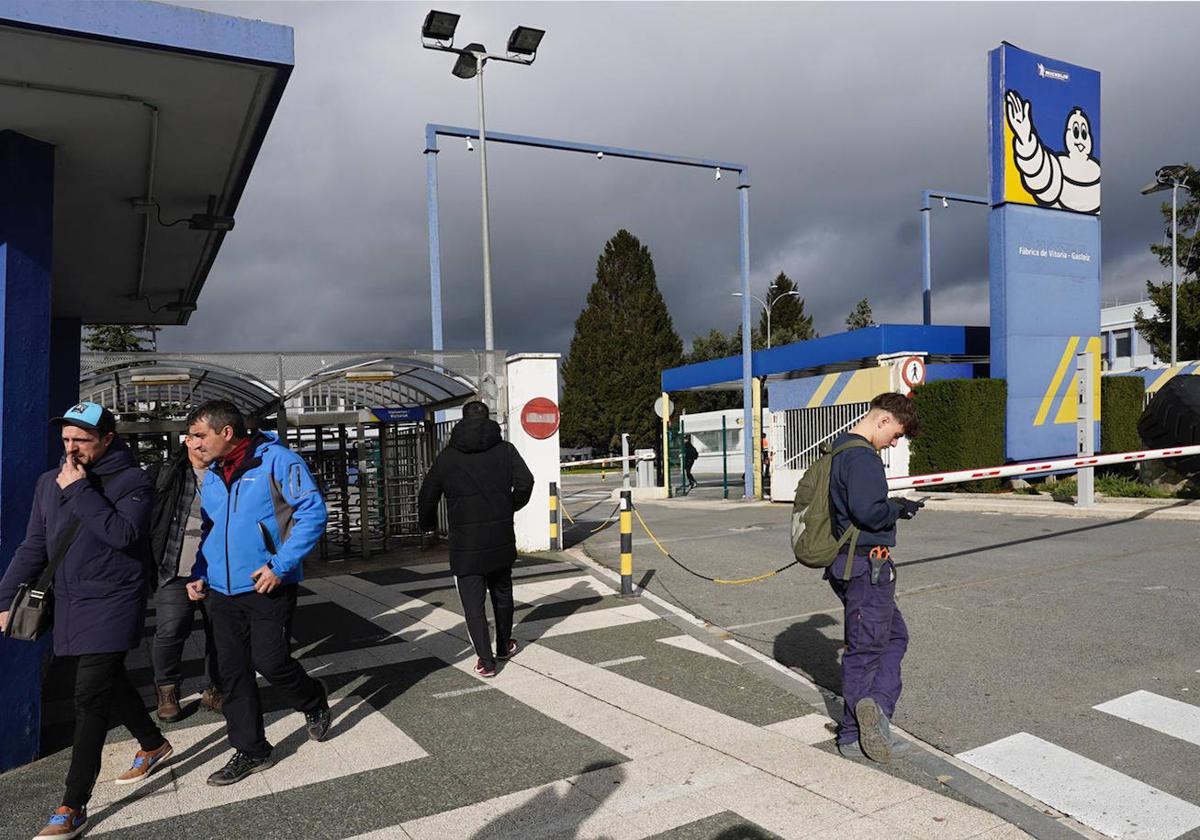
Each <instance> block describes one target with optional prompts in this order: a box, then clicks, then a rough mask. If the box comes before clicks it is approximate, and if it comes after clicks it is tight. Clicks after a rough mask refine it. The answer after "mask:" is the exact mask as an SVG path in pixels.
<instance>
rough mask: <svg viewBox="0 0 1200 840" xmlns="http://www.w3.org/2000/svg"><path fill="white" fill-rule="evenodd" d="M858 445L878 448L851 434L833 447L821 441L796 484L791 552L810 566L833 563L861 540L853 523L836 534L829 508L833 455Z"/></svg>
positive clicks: (864, 447)
mask: <svg viewBox="0 0 1200 840" xmlns="http://www.w3.org/2000/svg"><path fill="white" fill-rule="evenodd" d="M856 448H862V449H870V450H871V451H872V452H874V451H875V447H873V446H871V444H869V443H867V442H866V441H865V440H862V439H860V438H851V439H850V440H848V441H846V442H845V443H843V444H842V445H841V446H839V447H838V448H837V449H832V448H831V447H830V445H829V444H828V443H823V444H821V447H820V450H819V451H820V453H821V455H820V457H819V458H817V462H816V463H815V464H813V465H812V466H811V467H809V468H808V469H807V470H805V471H804V477H803V478H801V479H800V483H799V484H798V485H797V486H796V499H795V501H794V502H792V553H793V554H795V555H796V559H797V560H798V561H800V563H801V564H802V565H805V566H808V567H809V568H810V569H824V568H826V567H827V566H831V565H832V564H833V561H834V560H836V559H837V556H838V552H839V551H841V549H842V547H843V546H845V545H846V544H847V543H849V545H850V552H851V553H853V552H854V549H855V546H856V545H857V543H858V534H859V530H858V528H857V527H855V526H854V525H851V526H850V527H849V528H847V529H846V533H844V534H842V538H841V539H840V540H839V539H836V538H835V537H834V536H833V519H832V517H831V515H830V512H829V472H830V469H831V468H832V466H833V457H834V456H835V455H837V454H839V453H841V452H845V451H846V450H847V449H856Z"/></svg>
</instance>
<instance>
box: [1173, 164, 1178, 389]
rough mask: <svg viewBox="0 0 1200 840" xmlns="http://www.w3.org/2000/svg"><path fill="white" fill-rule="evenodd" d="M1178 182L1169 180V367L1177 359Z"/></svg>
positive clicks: (1174, 363) (1176, 361)
mask: <svg viewBox="0 0 1200 840" xmlns="http://www.w3.org/2000/svg"><path fill="white" fill-rule="evenodd" d="M1178 207H1179V182H1178V181H1172V182H1171V367H1175V365H1176V363H1178V361H1179V359H1178V356H1179V344H1178V332H1177V328H1178V324H1177V318H1176V313H1177V312H1178V311H1179V307H1178V306H1177V304H1176V297H1177V295H1178V293H1179V254H1178V252H1177V249H1178V248H1179V222H1178V218H1177V214H1178V212H1179V210H1178Z"/></svg>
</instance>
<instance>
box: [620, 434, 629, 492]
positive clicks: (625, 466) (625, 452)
mask: <svg viewBox="0 0 1200 840" xmlns="http://www.w3.org/2000/svg"><path fill="white" fill-rule="evenodd" d="M621 486H622V487H624V488H625V489H626V490H628V489H629V435H628V434H626V433H625V432H621Z"/></svg>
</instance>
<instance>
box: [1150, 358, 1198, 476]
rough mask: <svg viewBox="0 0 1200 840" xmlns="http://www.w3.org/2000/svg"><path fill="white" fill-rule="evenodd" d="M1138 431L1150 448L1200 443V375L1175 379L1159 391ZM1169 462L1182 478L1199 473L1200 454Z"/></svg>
mask: <svg viewBox="0 0 1200 840" xmlns="http://www.w3.org/2000/svg"><path fill="white" fill-rule="evenodd" d="M1137 429H1138V435H1139V436H1140V437H1141V439H1142V442H1143V443H1144V444H1145V445H1146V448H1147V449H1167V448H1169V447H1172V446H1194V445H1196V444H1200V376H1176V377H1175V378H1173V379H1172V380H1171V381H1170V382H1168V383H1167V384H1166V385H1164V386H1163V387H1162V388H1160V389H1159V390H1158V393H1157V394H1155V395H1154V399H1152V400H1151V401H1150V404H1149V405H1148V406H1146V410H1145V411H1143V412H1142V416H1141V418H1139V420H1138V425H1137ZM1166 463H1167V464H1168V465H1169V466H1170V467H1171V468H1172V469H1174V470H1175V471H1176V472H1178V473H1181V474H1182V475H1186V476H1194V475H1196V474H1197V473H1200V455H1193V456H1190V457H1188V458H1180V459H1178V460H1172V461H1167V462H1166Z"/></svg>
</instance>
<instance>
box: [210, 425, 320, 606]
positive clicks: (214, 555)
mask: <svg viewBox="0 0 1200 840" xmlns="http://www.w3.org/2000/svg"><path fill="white" fill-rule="evenodd" d="M200 507H201V509H202V512H203V520H204V524H203V526H202V531H203V537H202V539H201V542H200V551H199V554H198V555H197V557H196V565H195V566H194V567H193V569H192V577H193V579H196V578H199V579H202V580H204V581H206V582H207V583H208V585H209V586H211V587H212V588H213V589H215V590H216V591H218V592H220V593H222V594H224V595H239V594H241V593H243V592H250V591H251V590H253V589H254V581H253V580H252V579H251V578H250V575H251V574H253V573H254V572H255V571H257V570H258V569H260V568H261V567H263V566H266V565H270V567H271V569H272V570H273V571H274V572H275V574H277V575H278V576H279V577H280V578H282V579H283V582H284V583H285V584H287V583H299V582H300V581H301V580H303V579H304V564H303V560H304V557H305V555H307V554H308V553H309V552H310V551H311V550H312V549H313V546H315V545H316V544H317V541H318V540H319V539H320V538H321V534H322V533H324V531H325V520H326V519H327V518H328V517H327V514H326V512H325V500H324V499H322V498H321V493H320V491H319V490H318V489H317V484H316V482H315V481H313V477H312V474H311V473H309V471H308V467H307V466H305V464H304V461H303V459H302V458H301V457H300V456H299V455H297V454H296V453H295V452H292V451H291V450H290V449H288V448H287V447H286V446H283V445H281V444H280V443H279V438H278V437H276V436H275V435H273V434H270V433H266V432H258V433H256V434H255V435H254V437H253V439H252V440H251V441H250V452H248V453H247V455H246V458H245V460H244V461H242V463H241V464H240V465H239V466H238V468H237V471H236V472H234V474H233V477H232V479H231V480H230V481H229V483H228V484H226V482H225V477H224V475H223V474H222V472H221V468H220V466H219V464H216V463H214V464H213V465H212V466H211V467H210V468H209V472H208V475H206V476H205V478H204V484H203V485H201V487H200ZM264 529H265V530H266V534H265V535H264V533H263V530H264ZM272 549H273V550H272Z"/></svg>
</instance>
